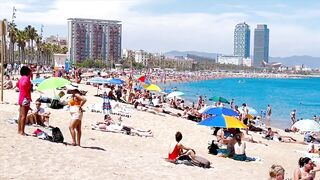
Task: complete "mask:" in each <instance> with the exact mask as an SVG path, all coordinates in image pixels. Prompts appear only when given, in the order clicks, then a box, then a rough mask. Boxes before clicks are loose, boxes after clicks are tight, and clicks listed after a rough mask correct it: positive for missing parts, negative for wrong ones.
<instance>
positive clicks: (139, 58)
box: [134, 50, 150, 66]
mask: <svg viewBox="0 0 320 180" xmlns="http://www.w3.org/2000/svg"><path fill="white" fill-rule="evenodd" d="M149 59H150V55H149V53H148V52H146V51H144V50H138V51H136V52H135V56H134V61H135V62H137V63H141V64H143V65H144V66H148V60H149Z"/></svg>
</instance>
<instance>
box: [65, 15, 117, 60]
mask: <svg viewBox="0 0 320 180" xmlns="http://www.w3.org/2000/svg"><path fill="white" fill-rule="evenodd" d="M121 34H122V26H121V24H120V21H114V20H100V19H82V18H70V19H68V49H69V56H70V57H69V58H70V60H71V62H73V63H76V62H81V61H83V60H85V59H93V60H95V59H99V60H105V61H109V62H111V63H116V62H119V60H120V59H121Z"/></svg>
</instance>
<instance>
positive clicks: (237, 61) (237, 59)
mask: <svg viewBox="0 0 320 180" xmlns="http://www.w3.org/2000/svg"><path fill="white" fill-rule="evenodd" d="M217 63H219V64H232V65H238V66H240V65H242V64H243V57H241V56H219V57H218V60H217Z"/></svg>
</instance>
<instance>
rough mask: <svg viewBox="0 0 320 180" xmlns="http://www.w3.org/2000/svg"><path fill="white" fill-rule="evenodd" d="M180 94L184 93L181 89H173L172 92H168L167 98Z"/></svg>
mask: <svg viewBox="0 0 320 180" xmlns="http://www.w3.org/2000/svg"><path fill="white" fill-rule="evenodd" d="M182 95H184V93H183V92H181V91H173V92H172V93H170V94H168V96H167V98H173V97H177V96H182Z"/></svg>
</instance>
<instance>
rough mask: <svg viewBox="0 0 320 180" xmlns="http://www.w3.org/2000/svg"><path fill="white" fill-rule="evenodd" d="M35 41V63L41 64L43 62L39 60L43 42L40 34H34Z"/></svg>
mask: <svg viewBox="0 0 320 180" xmlns="http://www.w3.org/2000/svg"><path fill="white" fill-rule="evenodd" d="M35 42H36V45H37V53H36V54H37V64H43V62H42V61H41V60H42V58H41V54H42V50H43V42H42V37H41V36H36V38H35ZM40 61H41V62H40Z"/></svg>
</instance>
